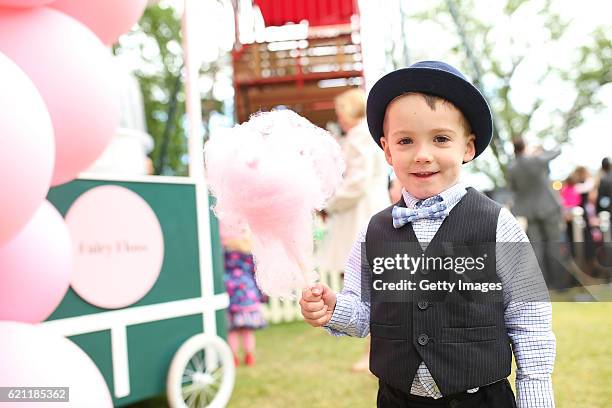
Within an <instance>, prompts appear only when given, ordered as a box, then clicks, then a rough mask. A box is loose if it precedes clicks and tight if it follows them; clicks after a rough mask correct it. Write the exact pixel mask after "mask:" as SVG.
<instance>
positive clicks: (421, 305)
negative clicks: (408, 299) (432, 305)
mask: <svg viewBox="0 0 612 408" xmlns="http://www.w3.org/2000/svg"><path fill="white" fill-rule="evenodd" d="M418 306H419V309H421V310H425V309H427V307H428V306H429V302H428V301H426V300H419V303H418Z"/></svg>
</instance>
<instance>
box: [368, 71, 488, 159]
mask: <svg viewBox="0 0 612 408" xmlns="http://www.w3.org/2000/svg"><path fill="white" fill-rule="evenodd" d="M408 92H421V93H425V94H430V95H435V96H439V97H441V98H444V99H446V100H448V101H449V102H451V103H452V104H453V105H455V106H456V107H457V108H458V109H459V110H460V111H461V112H462V113H463V115H464V116H465V118H466V119H467V120H468V122H470V126H471V127H472V132H473V133H474V135H475V136H476V140H475V141H474V145H475V147H476V155H475V156H474V157H477V156H478V155H479V154H480V153H482V152H483V150H484V149H486V148H487V146H488V145H489V143H490V142H491V136H492V133H493V121H492V119H491V110H490V109H489V105H488V104H487V101H486V99H485V98H484V96H482V94H481V93H480V91H479V90H478V88H476V87H475V86H474V85H472V84H471V83H470V82H469V81H468V80H467V79H466V78H465V76H464V75H463V74H462V73H461V72H460V71H459V70H458V69H456V68H454V67H452V66H450V65H448V64H446V63H444V62H440V61H421V62H417V63H414V64H412V65H411V66H409V67H408V68H402V69H398V70H397V71H393V72H391V73H389V74H387V75H385V76H383V77H382V78H380V79H379V80H378V81H377V82H376V83H375V84H374V86H373V87H372V89H371V90H370V94H369V95H368V103H367V108H366V114H367V119H368V128H369V129H370V133H371V134H372V137H373V138H374V141H375V142H376V143H377V144H378V145H379V146H380V147H381V148H382V145H381V144H380V138H381V137H382V136H383V135H384V133H383V121H384V119H385V112H386V110H387V106H388V105H389V103H390V102H391V101H392V100H393V99H395V98H397V97H398V96H400V95H403V94H405V93H408Z"/></svg>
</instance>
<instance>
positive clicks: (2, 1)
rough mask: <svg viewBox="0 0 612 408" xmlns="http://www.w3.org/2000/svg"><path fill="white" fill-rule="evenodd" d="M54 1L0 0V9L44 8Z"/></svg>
mask: <svg viewBox="0 0 612 408" xmlns="http://www.w3.org/2000/svg"><path fill="white" fill-rule="evenodd" d="M54 1H55V0H0V7H19V8H30V7H40V6H46V5H47V4H51V3H53V2H54Z"/></svg>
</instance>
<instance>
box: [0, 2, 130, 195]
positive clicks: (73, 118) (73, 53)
mask: <svg viewBox="0 0 612 408" xmlns="http://www.w3.org/2000/svg"><path fill="white" fill-rule="evenodd" d="M0 51H1V52H4V53H5V54H6V55H7V56H8V57H9V58H11V59H12V60H13V61H15V62H16V63H17V65H19V66H20V67H21V69H22V70H23V71H24V72H25V73H26V74H27V75H28V76H29V77H30V79H31V80H32V82H34V84H35V85H36V87H37V88H38V90H39V91H40V93H41V95H42V97H43V99H44V100H45V103H46V104H47V108H48V110H49V113H50V114H51V120H52V122H53V128H54V130H55V148H56V156H55V169H54V172H53V179H52V182H51V184H52V185H58V184H61V183H64V182H66V181H69V180H71V179H73V178H75V177H76V176H77V174H78V173H79V172H81V171H83V170H85V169H86V168H87V167H89V166H90V165H91V163H92V162H93V161H95V159H96V158H97V157H98V156H99V155H100V154H101V153H102V152H103V151H104V149H105V147H106V146H107V144H108V143H109V142H110V140H111V138H112V137H113V135H114V133H115V131H116V129H117V126H118V123H119V106H118V105H119V97H118V96H117V95H118V94H117V90H116V85H115V83H116V81H115V80H114V75H113V72H114V67H113V65H112V60H111V57H110V53H109V52H108V50H107V49H105V48H104V46H103V45H102V43H101V42H100V40H99V39H98V38H97V37H96V36H95V35H94V34H93V33H92V32H91V31H90V30H88V29H87V28H86V27H85V26H83V25H82V24H81V23H79V22H78V21H76V20H74V19H73V18H71V17H68V16H66V15H65V14H63V13H60V12H59V11H56V10H53V9H50V8H46V7H42V8H38V9H26V10H18V9H0Z"/></svg>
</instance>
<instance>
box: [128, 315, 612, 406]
mask: <svg viewBox="0 0 612 408" xmlns="http://www.w3.org/2000/svg"><path fill="white" fill-rule="evenodd" d="M553 310H554V314H553V316H554V321H553V326H554V331H555V334H556V336H557V359H556V364H555V372H554V374H553V384H554V389H555V400H556V404H557V408H609V407H612V324H611V317H612V303H555V304H554V305H553ZM365 344H366V343H365V339H355V338H348V337H342V338H334V337H332V336H329V335H328V334H327V333H325V332H324V331H323V330H321V329H314V328H312V327H310V326H308V325H306V324H304V323H302V322H296V323H290V324H282V325H275V326H271V327H269V328H267V329H265V330H261V331H258V332H257V353H256V355H257V364H256V365H255V366H254V367H244V366H240V367H239V368H238V373H237V377H236V386H235V388H234V392H233V396H232V399H231V401H230V404H229V407H230V408H247V407H248V408H254V407H256V408H260V407H261V408H267V407H270V408H284V407H309V408H310V407H313V408H317V407H334V408H342V407H351V408H360V407H368V408H370V407H373V406H375V400H376V391H377V389H378V386H377V382H376V379H375V378H374V377H373V376H372V375H370V374H367V373H353V372H351V365H352V364H353V363H354V362H355V361H356V360H357V359H358V358H359V357H360V356H361V354H362V353H363V352H364V349H365ZM511 383H512V384H513V386H514V375H513V376H512V378H511ZM162 401H163V400H161V399H158V400H157V403H156V404H154V405H144V404H138V406H140V407H145V406H146V407H156V408H157V407H162V406H164V405H165V404H164V403H163V402H162Z"/></svg>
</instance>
